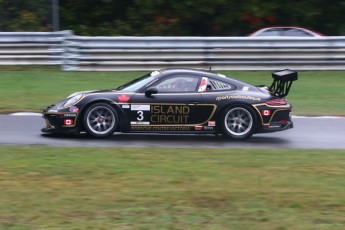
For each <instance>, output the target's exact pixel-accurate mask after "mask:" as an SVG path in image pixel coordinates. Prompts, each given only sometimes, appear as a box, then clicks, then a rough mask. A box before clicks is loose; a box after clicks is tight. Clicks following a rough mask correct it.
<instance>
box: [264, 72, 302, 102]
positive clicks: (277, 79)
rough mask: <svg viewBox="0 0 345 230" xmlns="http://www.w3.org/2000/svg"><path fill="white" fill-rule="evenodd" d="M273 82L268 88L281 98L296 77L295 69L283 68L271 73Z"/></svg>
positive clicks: (287, 91) (287, 92)
mask: <svg viewBox="0 0 345 230" xmlns="http://www.w3.org/2000/svg"><path fill="white" fill-rule="evenodd" d="M272 77H273V79H274V80H273V82H272V85H271V86H270V87H269V90H270V91H271V92H272V94H274V95H275V96H277V97H280V98H283V97H285V96H287V95H288V94H289V91H290V88H291V85H292V82H293V81H296V80H297V79H298V74H297V72H296V71H293V70H289V69H285V70H279V71H276V72H273V73H272Z"/></svg>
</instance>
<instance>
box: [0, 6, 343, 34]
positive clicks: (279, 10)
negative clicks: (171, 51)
mask: <svg viewBox="0 0 345 230" xmlns="http://www.w3.org/2000/svg"><path fill="white" fill-rule="evenodd" d="M51 5H52V0H35V1H33V0H29V1H22V0H0V9H2V10H1V11H0V18H1V20H0V31H50V30H51V28H52V26H51V24H52V22H51V8H52V7H51ZM344 10H345V1H337V0H329V1H324V0H302V1H299V0H287V1H276V0H266V1H262V0H246V1H238V0H184V1H175V0H74V1H67V0H60V1H59V13H60V30H74V31H75V34H78V35H103V36H106V35H127V36H136V35H137V36H148V35H161V36H164V35H169V36H171V35H174V36H243V35H247V34H249V33H251V32H252V31H254V30H256V29H258V28H261V27H265V26H272V25H293V26H303V27H307V28H311V29H313V30H316V31H318V32H321V33H324V34H326V35H345V24H344V23H343V21H344V19H345V15H344V13H343V12H344Z"/></svg>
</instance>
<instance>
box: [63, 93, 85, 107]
mask: <svg viewBox="0 0 345 230" xmlns="http://www.w3.org/2000/svg"><path fill="white" fill-rule="evenodd" d="M83 96H84V94H78V95H76V96H73V97H71V98H70V99H68V101H66V103H65V104H64V105H63V107H64V108H68V107H71V106H72V105H74V104H75V103H77V102H78V101H79V100H80V99H81V98H82V97H83Z"/></svg>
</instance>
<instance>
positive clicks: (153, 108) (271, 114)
mask: <svg viewBox="0 0 345 230" xmlns="http://www.w3.org/2000/svg"><path fill="white" fill-rule="evenodd" d="M272 76H273V83H272V85H271V86H270V87H267V86H253V85H250V84H247V83H245V82H241V81H238V80H235V79H233V78H229V77H226V76H224V75H222V74H217V73H214V72H211V71H204V70H196V69H182V68H173V69H163V70H158V71H153V72H150V73H148V74H146V75H145V76H142V77H140V78H137V79H135V80H133V81H130V82H128V83H126V84H124V85H122V86H120V87H118V88H117V89H109V90H95V91H84V92H77V93H73V94H72V95H70V96H68V97H67V98H66V99H64V100H62V101H60V102H58V103H56V104H53V105H50V106H48V107H47V108H46V109H45V110H44V111H43V117H44V119H45V121H46V127H45V128H43V129H42V132H47V133H53V132H71V133H80V132H86V133H88V134H89V135H91V136H93V137H96V138H105V137H109V136H111V135H113V133H114V132H123V133H124V132H154V133H157V132H164V133H200V134H204V133H214V134H223V135H225V136H227V137H230V138H234V139H246V138H249V137H251V136H252V135H253V134H255V133H262V132H274V131H281V130H286V129H289V128H292V127H293V122H292V121H291V111H292V106H291V105H290V103H289V102H287V101H286V100H285V96H286V95H287V94H288V93H289V90H290V87H291V84H292V82H293V81H295V80H297V72H295V71H292V70H288V69H286V70H281V71H277V72H273V73H272Z"/></svg>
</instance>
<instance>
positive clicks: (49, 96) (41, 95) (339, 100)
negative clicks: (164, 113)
mask: <svg viewBox="0 0 345 230" xmlns="http://www.w3.org/2000/svg"><path fill="white" fill-rule="evenodd" d="M220 72H221V73H224V74H227V75H229V76H233V77H235V78H237V79H240V80H244V81H246V82H249V83H252V84H261V85H262V84H266V85H270V84H271V81H272V78H271V75H270V72H268V71H220ZM144 73H145V72H63V71H60V70H58V69H56V68H43V67H40V68H39V67H37V68H23V69H18V68H15V69H11V68H10V69H9V68H3V69H2V70H0V89H1V90H0V113H10V112H16V111H34V112H40V111H42V109H43V108H45V107H46V106H47V105H50V104H52V103H55V102H57V101H59V100H61V99H63V98H65V97H66V96H68V95H69V94H71V93H73V92H76V91H83V90H90V89H108V88H116V87H117V86H119V85H121V84H123V83H125V82H127V81H129V80H131V79H133V78H134V77H138V76H141V75H143V74H144ZM344 85H345V72H344V71H301V72H300V73H299V80H298V81H297V82H295V83H294V84H293V86H292V90H291V92H290V95H289V96H288V99H289V101H290V102H291V103H292V104H293V106H294V113H295V114H298V115H341V116H344V115H345V103H343V98H345V90H343V88H344Z"/></svg>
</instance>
